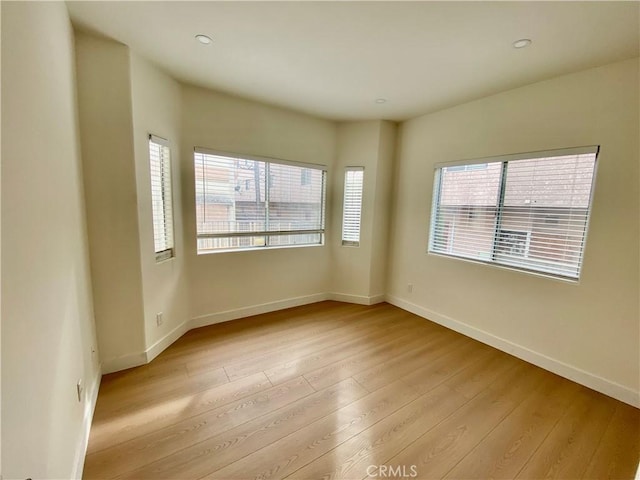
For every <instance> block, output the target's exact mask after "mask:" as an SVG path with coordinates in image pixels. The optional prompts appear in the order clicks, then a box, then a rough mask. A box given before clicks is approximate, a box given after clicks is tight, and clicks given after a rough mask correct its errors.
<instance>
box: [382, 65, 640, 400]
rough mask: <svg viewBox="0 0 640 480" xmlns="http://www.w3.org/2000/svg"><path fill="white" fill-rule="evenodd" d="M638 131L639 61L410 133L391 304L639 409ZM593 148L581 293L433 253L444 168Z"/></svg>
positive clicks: (475, 107) (430, 122) (519, 92)
mask: <svg viewBox="0 0 640 480" xmlns="http://www.w3.org/2000/svg"><path fill="white" fill-rule="evenodd" d="M638 130H639V124H638V61H637V60H630V61H625V62H621V63H616V64H612V65H607V66H604V67H601V68H596V69H592V70H587V71H583V72H579V73H575V74H572V75H566V76H563V77H559V78H556V79H552V80H548V81H544V82H540V83H537V84H534V85H530V86H527V87H523V88H519V89H516V90H511V91H508V92H504V93H501V94H499V95H495V96H492V97H488V98H485V99H482V100H478V101H475V102H471V103H467V104H464V105H461V106H458V107H455V108H451V109H448V110H445V111H442V112H438V113H434V114H431V115H425V116H422V117H419V118H416V119H413V120H410V121H408V122H405V123H404V124H403V125H402V128H401V138H400V140H399V158H398V164H397V181H396V184H395V206H394V210H393V214H392V218H393V220H394V224H393V232H394V233H393V239H392V248H391V252H390V254H391V259H390V280H389V285H388V293H389V294H390V299H391V300H392V301H393V302H394V303H396V304H398V305H401V306H403V307H405V308H409V309H412V310H413V311H416V312H418V313H421V314H423V315H425V316H428V317H431V318H433V319H434V320H437V321H441V322H443V323H448V324H449V325H451V326H454V327H455V328H459V329H462V330H463V331H465V332H467V333H469V334H474V335H476V336H478V337H479V338H484V339H485V340H490V341H493V342H494V344H498V345H501V346H502V347H503V348H505V349H507V350H509V349H511V350H513V351H515V352H517V353H518V354H519V355H521V356H525V357H527V358H529V359H530V360H532V361H534V362H537V363H540V364H543V365H545V366H546V367H547V368H552V369H556V371H559V372H560V373H562V374H564V375H568V376H573V377H574V378H576V379H577V380H579V381H582V382H584V383H587V384H590V385H591V386H594V387H595V388H598V389H601V390H603V389H604V390H605V391H608V392H609V393H610V394H613V395H616V396H617V397H618V398H622V399H625V401H628V402H630V403H636V404H637V403H638V391H639V390H640V385H639V381H640V371H639V368H640V367H639V362H638V358H639V354H640V348H639V339H640V332H639V317H640V315H639V311H638V308H639V300H640V299H639V292H640V288H639V281H638V262H639V257H638V253H639V252H638V245H639V243H640V239H639V219H640V211H639V186H638V180H639V163H640V162H639V161H638V158H639V157H638V155H639V152H638ZM594 144H598V145H601V151H600V156H599V160H598V161H599V167H598V173H597V178H596V187H595V196H594V200H593V212H592V217H591V224H590V228H589V235H588V238H587V244H586V252H585V258H584V266H583V271H582V278H581V280H580V283H579V284H571V283H565V282H561V281H555V280H550V279H548V278H540V277H536V276H532V275H528V274H524V273H520V272H514V271H510V270H505V269H500V268H495V267H488V266H484V265H478V264H473V263H468V262H464V261H459V260H455V259H451V258H443V257H438V256H431V255H427V254H426V253H425V252H426V248H427V232H428V225H429V218H430V214H431V212H430V208H431V194H432V190H433V168H434V164H435V163H436V162H444V161H452V160H458V159H467V158H478V157H484V156H490V155H499V154H507V153H516V152H527V151H536V150H547V149H554V148H562V147H572V146H580V145H594ZM408 283H413V284H414V291H413V293H412V294H410V293H408V292H407V284H408Z"/></svg>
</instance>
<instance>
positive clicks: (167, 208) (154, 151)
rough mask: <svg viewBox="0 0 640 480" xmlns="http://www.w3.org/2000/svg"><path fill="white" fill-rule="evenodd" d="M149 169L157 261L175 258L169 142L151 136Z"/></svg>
mask: <svg viewBox="0 0 640 480" xmlns="http://www.w3.org/2000/svg"><path fill="white" fill-rule="evenodd" d="M149 169H150V173H151V204H152V210H153V243H154V247H155V252H156V261H158V262H160V261H162V260H166V259H168V258H171V257H173V254H174V253H173V207H172V202H171V154H170V150H169V142H168V141H167V140H165V139H164V138H160V137H156V136H154V135H149Z"/></svg>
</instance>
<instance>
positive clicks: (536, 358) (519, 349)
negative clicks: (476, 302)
mask: <svg viewBox="0 0 640 480" xmlns="http://www.w3.org/2000/svg"><path fill="white" fill-rule="evenodd" d="M385 299H386V301H387V302H389V303H390V304H392V305H395V306H396V307H399V308H402V309H403V310H406V311H408V312H411V313H414V314H416V315H418V316H420V317H422V318H425V319H427V320H430V321H432V322H434V323H438V324H440V325H442V326H444V327H447V328H449V329H451V330H455V331H456V332H459V333H461V334H463V335H465V336H467V337H471V338H473V339H475V340H478V341H479V342H482V343H485V344H487V345H489V346H491V347H494V348H497V349H498V350H502V351H503V352H506V353H509V354H510V355H513V356H515V357H518V358H520V359H522V360H524V361H526V362H529V363H532V364H533V365H537V366H538V367H540V368H544V369H545V370H548V371H550V372H553V373H555V374H557V375H560V376H561V377H564V378H568V379H569V380H572V381H574V382H576V383H579V384H581V385H584V386H585V387H589V388H591V389H593V390H596V391H598V392H600V393H604V394H605V395H608V396H610V397H613V398H616V399H618V400H620V401H621V402H624V403H628V404H629V405H632V406H634V407H638V408H640V394H639V393H638V392H635V391H633V390H631V389H630V388H627V387H625V386H624V385H620V384H618V383H616V382H612V381H610V380H607V379H605V378H602V377H599V376H598V375H594V374H592V373H589V372H587V371H585V370H582V369H580V368H578V367H575V366H573V365H569V364H566V363H564V362H561V361H559V360H556V359H554V358H551V357H548V356H546V355H543V354H541V353H538V352H535V351H533V350H530V349H528V348H526V347H523V346H522V345H518V344H516V343H513V342H511V341H509V340H506V339H504V338H500V337H497V336H495V335H493V334H491V333H489V332H485V331H484V330H480V329H478V328H475V327H472V326H470V325H468V324H466V323H462V322H460V321H458V320H454V319H453V318H450V317H447V316H446V315H442V314H440V313H437V312H434V311H432V310H429V309H427V308H424V307H421V306H419V305H416V304H414V303H411V302H408V301H406V300H403V299H401V298H399V297H396V296H393V295H387V296H386V298H385Z"/></svg>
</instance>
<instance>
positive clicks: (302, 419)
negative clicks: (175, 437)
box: [118, 379, 367, 479]
mask: <svg viewBox="0 0 640 480" xmlns="http://www.w3.org/2000/svg"><path fill="white" fill-rule="evenodd" d="M365 395H367V392H366V391H365V390H364V389H363V388H362V387H360V386H359V385H358V384H357V383H356V382H354V381H353V380H351V379H348V380H345V381H343V382H340V383H338V384H336V385H332V386H331V387H329V388H327V389H325V390H322V391H320V392H316V393H314V394H311V395H307V396H306V397H304V398H302V399H299V400H298V401H297V402H294V403H291V404H290V405H288V406H286V407H284V408H280V409H277V410H275V411H272V412H271V413H269V414H266V415H263V416H261V417H259V418H256V419H254V420H252V421H249V422H246V423H245V424H242V425H239V426H237V427H236V428H233V429H231V430H228V431H226V432H224V433H223V434H220V435H216V436H213V437H211V438H209V439H207V440H205V441H203V442H200V443H198V444H196V445H192V446H191V447H189V448H185V449H182V450H180V451H178V452H177V453H175V454H173V455H169V456H166V457H164V458H162V459H161V460H159V461H156V462H154V463H151V464H149V465H146V466H145V467H144V468H140V469H138V470H134V471H130V472H128V473H127V474H126V475H123V476H122V477H118V478H122V479H124V478H128V479H147V478H148V479H175V478H201V477H202V476H204V475H208V474H210V473H211V472H212V471H215V470H218V469H220V468H222V467H225V466H226V465H229V464H231V463H233V462H235V461H237V460H239V459H241V458H243V457H245V456H246V455H248V454H250V453H251V452H253V451H255V450H258V449H260V448H261V447H262V446H264V445H268V444H270V443H273V442H276V441H278V440H279V439H281V438H283V437H286V436H287V435H289V434H291V433H293V432H295V431H297V430H299V429H300V428H302V427H304V426H305V425H308V424H309V423H312V422H314V421H315V420H317V419H318V418H322V417H324V416H326V415H328V414H330V413H332V412H334V411H336V410H338V409H340V408H341V407H343V406H345V405H348V404H350V403H351V402H353V401H355V400H357V399H359V398H362V397H364V396H365Z"/></svg>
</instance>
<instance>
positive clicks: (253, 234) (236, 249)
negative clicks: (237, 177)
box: [193, 147, 328, 255]
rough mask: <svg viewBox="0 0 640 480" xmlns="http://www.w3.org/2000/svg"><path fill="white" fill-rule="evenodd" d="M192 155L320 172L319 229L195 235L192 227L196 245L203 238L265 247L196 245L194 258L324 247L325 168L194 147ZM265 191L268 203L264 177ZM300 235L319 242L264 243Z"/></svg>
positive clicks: (269, 186)
mask: <svg viewBox="0 0 640 480" xmlns="http://www.w3.org/2000/svg"><path fill="white" fill-rule="evenodd" d="M193 152H194V156H195V154H203V155H214V156H220V157H227V158H232V159H239V160H250V161H255V162H263V163H265V164H266V165H270V164H280V165H289V166H293V167H299V168H302V169H308V170H319V171H321V172H322V188H321V210H320V228H317V229H308V230H287V231H271V230H261V231H250V232H225V233H199V232H198V231H197V228H198V227H197V226H196V243H197V240H198V239H204V238H234V237H235V238H238V237H265V245H262V246H251V247H229V248H221V249H210V250H209V249H207V250H200V249H198V247H197V245H196V250H197V254H198V255H209V254H215V253H226V252H241V251H249V250H265V249H267V250H268V249H275V248H299V247H313V246H322V245H324V240H325V222H326V199H327V171H328V169H327V166H326V165H320V164H314V163H304V162H296V161H291V160H284V159H280V158H273V157H266V156H260V155H251V154H244V153H243V154H239V153H233V152H225V151H220V150H214V149H210V148H204V147H194V149H193ZM267 170H268V169H267ZM301 178H302V177H301ZM300 186H303V185H302V181H300ZM265 188H266V192H265V194H266V197H265V202H266V203H267V204H268V202H269V193H268V192H269V190H270V188H271V177H270V176H268V180H267V181H266V182H265ZM301 234H319V238H320V240H319V242H314V243H300V244H293V245H278V244H276V245H270V244H269V241H268V240H269V238H270V237H278V236H282V235H301Z"/></svg>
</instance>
